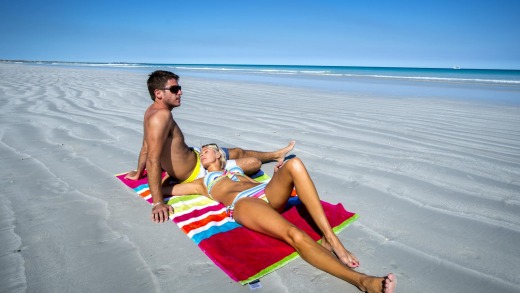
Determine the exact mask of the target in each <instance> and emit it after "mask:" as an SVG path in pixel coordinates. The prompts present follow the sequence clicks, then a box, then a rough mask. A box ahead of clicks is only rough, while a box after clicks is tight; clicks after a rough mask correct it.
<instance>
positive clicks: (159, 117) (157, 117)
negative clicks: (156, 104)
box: [144, 107, 173, 124]
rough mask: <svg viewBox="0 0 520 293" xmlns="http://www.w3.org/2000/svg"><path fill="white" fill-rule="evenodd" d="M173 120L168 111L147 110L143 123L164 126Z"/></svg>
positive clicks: (151, 108)
mask: <svg viewBox="0 0 520 293" xmlns="http://www.w3.org/2000/svg"><path fill="white" fill-rule="evenodd" d="M172 120H173V116H172V112H171V111H169V110H168V109H156V108H153V107H150V108H148V110H146V113H145V114H144V121H145V123H146V124H149V123H151V124H157V123H159V124H164V123H169V122H171V121H172Z"/></svg>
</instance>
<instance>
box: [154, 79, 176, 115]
mask: <svg viewBox="0 0 520 293" xmlns="http://www.w3.org/2000/svg"><path fill="white" fill-rule="evenodd" d="M156 91H157V92H156V95H157V97H160V98H161V99H162V101H163V102H164V103H165V104H167V105H169V106H171V107H172V108H175V107H179V106H180V105H181V96H182V89H180V87H179V83H178V82H177V80H175V79H170V80H168V82H167V83H166V84H165V85H164V88H162V89H157V90H156ZM172 91H173V92H172ZM175 92H177V93H175Z"/></svg>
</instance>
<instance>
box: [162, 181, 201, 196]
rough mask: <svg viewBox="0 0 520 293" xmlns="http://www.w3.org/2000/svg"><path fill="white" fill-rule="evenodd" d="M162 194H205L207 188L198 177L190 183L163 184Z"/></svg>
mask: <svg viewBox="0 0 520 293" xmlns="http://www.w3.org/2000/svg"><path fill="white" fill-rule="evenodd" d="M162 192H163V194H167V195H172V196H180V195H186V194H202V195H205V196H207V189H206V187H205V186H204V184H203V183H202V178H199V179H197V180H195V181H193V182H190V183H182V184H175V185H173V186H163V188H162Z"/></svg>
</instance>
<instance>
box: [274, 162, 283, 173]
mask: <svg viewBox="0 0 520 293" xmlns="http://www.w3.org/2000/svg"><path fill="white" fill-rule="evenodd" d="M284 163H285V162H284V161H282V162H278V163H276V166H274V172H275V173H276V172H277V171H278V170H280V168H282V166H283V164H284Z"/></svg>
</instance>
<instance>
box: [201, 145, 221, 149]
mask: <svg viewBox="0 0 520 293" xmlns="http://www.w3.org/2000/svg"><path fill="white" fill-rule="evenodd" d="M209 146H212V147H216V148H217V150H218V149H219V147H218V145H217V144H216V143H208V144H205V145H203V146H201V147H200V149H203V148H205V147H209Z"/></svg>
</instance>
